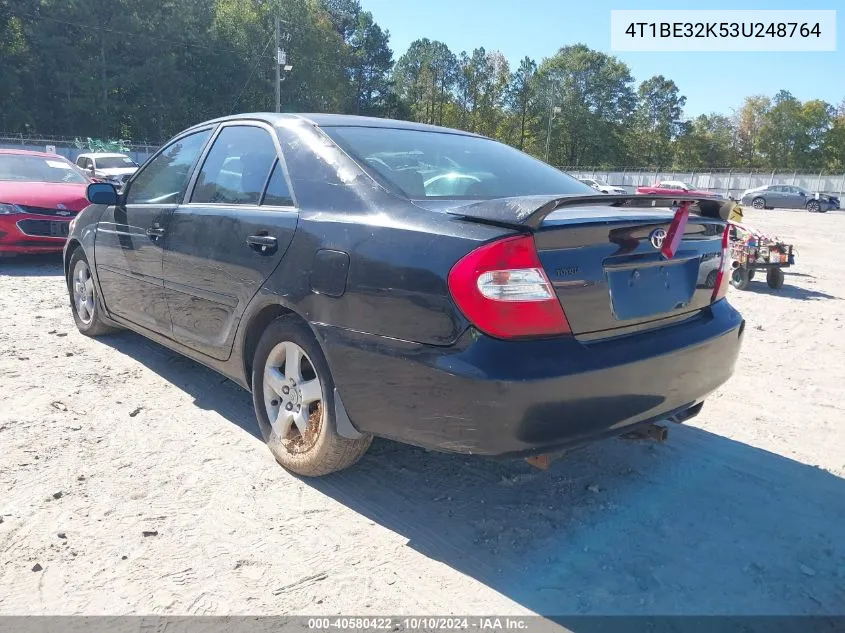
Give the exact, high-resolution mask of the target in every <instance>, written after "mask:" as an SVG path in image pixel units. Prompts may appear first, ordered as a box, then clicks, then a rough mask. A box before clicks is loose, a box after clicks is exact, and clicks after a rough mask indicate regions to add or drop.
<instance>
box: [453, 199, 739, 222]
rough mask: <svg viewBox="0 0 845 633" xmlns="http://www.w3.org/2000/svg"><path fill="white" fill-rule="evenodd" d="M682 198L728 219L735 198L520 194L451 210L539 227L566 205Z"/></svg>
mask: <svg viewBox="0 0 845 633" xmlns="http://www.w3.org/2000/svg"><path fill="white" fill-rule="evenodd" d="M681 202H689V203H690V213H692V214H693V215H700V216H703V217H707V218H713V219H716V220H725V221H727V219H728V217H729V216H730V213H731V210H732V209H733V207H734V204H735V202H734V201H733V200H720V199H715V198H669V197H666V196H656V195H641V194H630V195H624V196H622V195H608V194H597V195H587V196H578V195H575V196H562V197H554V196H518V197H514V198H494V199H493V200H485V201H483V202H475V203H473V204H468V205H466V206H463V207H455V208H452V209H449V211H448V213H449V214H451V215H457V216H460V217H463V218H467V219H469V220H475V221H478V222H486V223H489V224H497V225H502V226H508V227H513V228H518V229H529V230H531V229H538V228H540V226H541V225H542V224H543V220H545V219H546V216H548V215H549V214H550V213H552V212H553V211H557V210H558V209H564V208H566V207H583V206H602V207H618V208H619V209H620V210H624V209H633V208H643V207H665V208H672V207H677V206H678V205H679V204H680V203H681Z"/></svg>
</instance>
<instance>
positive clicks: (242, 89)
mask: <svg viewBox="0 0 845 633" xmlns="http://www.w3.org/2000/svg"><path fill="white" fill-rule="evenodd" d="M272 41H273V37H270V38H269V39H268V40H267V43H266V44H265V45H264V50H263V51H261V55H259V56H258V61H257V62H256V63H255V65H254V66H253V67H252V72H250V73H249V77H247V78H246V81H245V82H244V85H243V86H242V87H241V90H240V92H239V93H238V96H237V97H236V98H235V102H234V103H233V104H232V109H231V110H229V114H232V113H233V112H234V111H235V107H236V106H237V105H238V101H240V99H241V96H242V95H243V93H244V90H246V87H247V85H248V84H249V82H250V80H252V77H253V75H255V71H256V70H258V67H259V66H260V65H261V62H262V61H264V54H265V53H266V52H267V48H268V47H269V46H270V42H272Z"/></svg>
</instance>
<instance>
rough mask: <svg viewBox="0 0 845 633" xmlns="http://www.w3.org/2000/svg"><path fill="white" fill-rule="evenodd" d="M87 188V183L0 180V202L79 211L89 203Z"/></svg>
mask: <svg viewBox="0 0 845 633" xmlns="http://www.w3.org/2000/svg"><path fill="white" fill-rule="evenodd" d="M87 189H88V185H87V184H77V183H52V182H17V181H15V182H10V181H8V180H0V202H9V203H11V204H17V205H21V206H26V207H40V208H42V209H61V208H65V209H67V210H69V211H81V210H82V209H84V208H85V207H87V206H88V204H89V202H88V198H86V190H87ZM59 205H63V207H60V206H59Z"/></svg>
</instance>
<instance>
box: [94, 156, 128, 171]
mask: <svg viewBox="0 0 845 633" xmlns="http://www.w3.org/2000/svg"><path fill="white" fill-rule="evenodd" d="M95 160H96V161H97V169H117V168H120V167H123V168H126V167H137V166H138V164H137V163H136V162H135V161H134V160H132V159H131V158H129V157H128V156H104V157H101V158H96V159H95Z"/></svg>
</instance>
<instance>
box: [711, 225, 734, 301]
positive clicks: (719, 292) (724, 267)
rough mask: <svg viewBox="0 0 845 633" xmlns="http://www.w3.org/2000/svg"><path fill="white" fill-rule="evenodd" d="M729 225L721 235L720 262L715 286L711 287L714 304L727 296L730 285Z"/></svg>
mask: <svg viewBox="0 0 845 633" xmlns="http://www.w3.org/2000/svg"><path fill="white" fill-rule="evenodd" d="M730 231H731V225H730V224H726V225H725V232H724V233H722V262H721V263H720V264H719V272H718V273H717V274H716V285H715V286H713V298H712V300H711V301H713V302H715V301H718V300H719V299H722V298H723V297H724V296H725V295H726V294H728V287H729V286H730V285H731V284H730V282H731V247H730Z"/></svg>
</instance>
